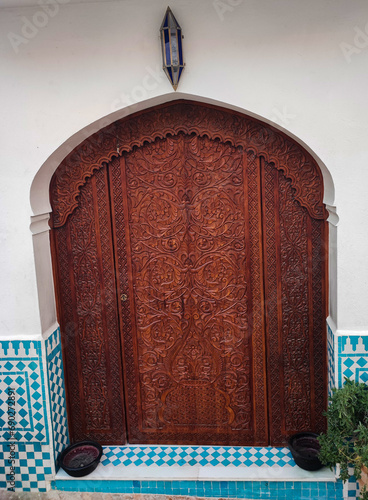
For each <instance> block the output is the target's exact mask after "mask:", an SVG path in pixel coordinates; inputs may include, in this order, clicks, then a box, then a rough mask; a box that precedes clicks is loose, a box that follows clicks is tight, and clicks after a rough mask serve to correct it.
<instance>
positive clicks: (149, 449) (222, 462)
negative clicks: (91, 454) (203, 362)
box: [53, 445, 342, 500]
mask: <svg viewBox="0 0 368 500" xmlns="http://www.w3.org/2000/svg"><path fill="white" fill-rule="evenodd" d="M103 450H104V453H103V456H102V458H101V462H100V464H99V465H98V467H97V468H96V470H95V471H94V472H92V473H91V474H89V475H88V476H85V477H83V478H73V477H71V476H68V475H67V474H66V473H65V472H64V471H63V470H59V472H58V473H57V474H56V477H55V482H54V484H53V487H54V488H55V489H58V490H64V491H99V492H120V493H144V494H166V495H189V496H202V497H222V498H224V497H227V498H230V497H231V498H250V499H252V498H258V499H260V498H271V497H274V496H275V495H277V499H278V500H282V499H283V498H285V499H287V500H292V499H295V500H301V499H306V498H319V499H328V500H334V499H336V500H340V499H342V484H341V482H339V481H336V478H335V474H334V473H333V472H332V471H330V470H329V469H327V468H324V469H321V470H319V471H316V472H308V471H305V470H303V469H300V468H299V467H297V466H296V465H295V463H294V461H293V459H292V456H291V454H290V452H289V450H288V449H287V448H273V447H268V448H256V447H254V448H248V447H236V446H234V447H227V446H154V445H127V446H120V447H119V446H104V447H103ZM260 495H261V496H260Z"/></svg>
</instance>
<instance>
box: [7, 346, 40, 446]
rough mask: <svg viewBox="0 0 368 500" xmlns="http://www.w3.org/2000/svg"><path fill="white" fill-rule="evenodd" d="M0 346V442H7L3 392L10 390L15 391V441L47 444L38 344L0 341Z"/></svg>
mask: <svg viewBox="0 0 368 500" xmlns="http://www.w3.org/2000/svg"><path fill="white" fill-rule="evenodd" d="M0 346H1V348H0V436H1V438H0V439H1V441H7V440H8V439H9V426H8V422H7V397H8V396H7V390H8V388H9V387H10V388H14V390H15V413H16V427H15V430H16V434H15V436H14V437H15V439H16V441H18V442H26V443H31V442H36V443H42V444H48V443H49V435H48V428H47V425H46V422H47V412H46V410H47V405H46V391H45V374H44V372H43V367H42V352H41V341H12V342H10V341H5V342H4V341H3V342H1V343H0Z"/></svg>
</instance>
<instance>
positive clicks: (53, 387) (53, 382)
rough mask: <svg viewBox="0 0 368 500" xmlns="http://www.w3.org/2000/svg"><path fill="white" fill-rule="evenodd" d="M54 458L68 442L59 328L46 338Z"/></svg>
mask: <svg viewBox="0 0 368 500" xmlns="http://www.w3.org/2000/svg"><path fill="white" fill-rule="evenodd" d="M46 356H47V368H48V377H49V390H50V404H51V419H52V427H53V440H54V452H55V460H56V459H57V457H58V455H59V454H60V453H61V452H62V451H63V449H64V448H66V446H68V444H69V433H68V422H67V413H66V402H65V386H64V370H63V359H62V353H61V342H60V329H59V328H58V329H57V330H55V332H54V333H53V334H52V335H50V337H49V338H48V339H47V340H46Z"/></svg>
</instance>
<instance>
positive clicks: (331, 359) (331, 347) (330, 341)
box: [327, 325, 336, 396]
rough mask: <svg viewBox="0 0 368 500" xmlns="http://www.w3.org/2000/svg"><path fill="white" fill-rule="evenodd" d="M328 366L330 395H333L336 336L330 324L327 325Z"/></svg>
mask: <svg viewBox="0 0 368 500" xmlns="http://www.w3.org/2000/svg"><path fill="white" fill-rule="evenodd" d="M327 356H328V357H327V366H328V395H329V396H331V395H332V389H333V388H334V387H335V386H336V382H335V338H334V334H333V331H332V330H331V328H330V326H329V325H327Z"/></svg>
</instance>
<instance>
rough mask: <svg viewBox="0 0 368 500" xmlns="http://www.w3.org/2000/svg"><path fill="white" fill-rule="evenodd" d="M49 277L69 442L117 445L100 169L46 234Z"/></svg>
mask: <svg viewBox="0 0 368 500" xmlns="http://www.w3.org/2000/svg"><path fill="white" fill-rule="evenodd" d="M53 239H54V245H53V246H54V251H53V256H54V263H56V269H55V271H56V272H55V278H56V281H57V286H58V289H59V304H58V310H59V318H60V327H61V331H62V333H63V337H62V338H63V354H64V364H65V376H66V389H67V398H68V410H69V420H68V422H69V429H70V433H71V436H72V438H73V440H75V441H80V440H84V439H95V440H96V441H98V442H101V443H103V444H110V443H111V444H114V443H117V442H119V443H124V442H125V441H126V430H125V428H126V426H125V417H124V411H123V398H122V394H123V384H122V367H121V363H120V347H119V346H120V340H119V321H118V314H117V307H116V284H115V276H114V265H113V262H114V261H113V247H112V234H111V212H110V202H109V190H108V179H107V172H106V169H105V168H103V169H101V170H99V171H98V172H96V174H95V175H94V176H93V177H91V178H90V179H89V180H88V181H87V183H86V184H85V185H84V186H83V188H82V189H81V191H80V198H79V206H78V208H77V209H76V210H75V211H74V212H73V214H72V215H71V216H70V218H69V220H68V222H67V224H65V225H64V226H62V227H60V228H58V229H54V231H53Z"/></svg>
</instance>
